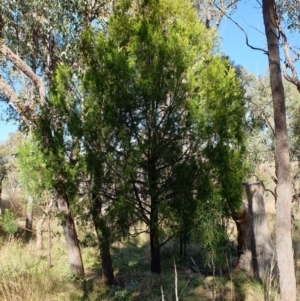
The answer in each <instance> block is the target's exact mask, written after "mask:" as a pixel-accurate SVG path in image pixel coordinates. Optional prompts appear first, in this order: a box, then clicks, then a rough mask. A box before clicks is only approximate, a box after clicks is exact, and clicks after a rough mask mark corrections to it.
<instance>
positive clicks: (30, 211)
mask: <svg viewBox="0 0 300 301" xmlns="http://www.w3.org/2000/svg"><path fill="white" fill-rule="evenodd" d="M32 223H33V197H32V196H29V197H28V201H27V209H26V221H25V231H26V234H25V238H26V240H29V239H31V237H32Z"/></svg>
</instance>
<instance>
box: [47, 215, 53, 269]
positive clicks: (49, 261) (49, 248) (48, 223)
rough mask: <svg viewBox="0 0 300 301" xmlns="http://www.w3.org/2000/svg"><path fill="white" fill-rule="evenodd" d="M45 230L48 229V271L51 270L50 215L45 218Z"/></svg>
mask: <svg viewBox="0 0 300 301" xmlns="http://www.w3.org/2000/svg"><path fill="white" fill-rule="evenodd" d="M47 226H48V227H47V228H48V252H47V253H48V254H47V257H48V269H51V265H52V264H51V224H50V214H48V216H47Z"/></svg>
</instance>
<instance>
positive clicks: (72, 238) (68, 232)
mask: <svg viewBox="0 0 300 301" xmlns="http://www.w3.org/2000/svg"><path fill="white" fill-rule="evenodd" d="M58 192H59V193H60V190H58ZM59 195H60V197H59V198H58V202H57V203H58V209H59V211H60V212H61V213H62V214H63V217H62V227H63V230H64V235H65V238H66V243H67V249H68V255H69V263H70V270H71V272H72V273H73V274H75V275H78V276H80V277H81V276H84V268H83V262H82V257H81V251H80V246H79V242H78V239H77V233H76V228H75V223H74V220H73V217H72V215H71V212H70V209H69V202H68V199H67V197H62V195H61V194H59Z"/></svg>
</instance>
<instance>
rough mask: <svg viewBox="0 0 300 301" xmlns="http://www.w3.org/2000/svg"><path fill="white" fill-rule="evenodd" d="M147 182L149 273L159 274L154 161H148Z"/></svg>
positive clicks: (157, 200) (157, 202) (157, 201)
mask: <svg viewBox="0 0 300 301" xmlns="http://www.w3.org/2000/svg"><path fill="white" fill-rule="evenodd" d="M148 180H149V188H150V200H151V205H150V208H151V211H150V225H149V226H150V252H151V273H156V274H160V273H161V265H160V244H159V228H158V227H159V225H158V204H159V199H158V195H157V172H156V166H155V160H151V159H150V160H149V170H148Z"/></svg>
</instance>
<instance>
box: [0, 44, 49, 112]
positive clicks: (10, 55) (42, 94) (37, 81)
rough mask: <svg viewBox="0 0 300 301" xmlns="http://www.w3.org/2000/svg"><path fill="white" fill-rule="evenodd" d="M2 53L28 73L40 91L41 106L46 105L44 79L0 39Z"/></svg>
mask: <svg viewBox="0 0 300 301" xmlns="http://www.w3.org/2000/svg"><path fill="white" fill-rule="evenodd" d="M0 53H2V54H3V55H4V56H5V57H6V58H7V59H9V60H10V61H11V62H12V63H13V64H14V66H15V67H16V68H18V69H19V70H21V71H22V72H23V73H24V74H26V75H27V76H28V77H29V79H30V80H31V81H32V82H33V83H34V85H35V86H36V88H37V89H38V92H39V102H40V105H41V106H44V105H45V98H46V93H45V87H44V84H43V82H42V80H41V79H40V78H39V77H38V76H37V75H36V74H35V73H34V72H33V71H32V70H31V69H30V68H29V67H28V66H27V65H26V64H25V63H24V62H23V60H22V59H21V58H20V57H19V56H18V55H16V54H15V53H13V52H12V51H11V50H10V49H9V48H8V47H7V46H6V45H4V44H3V43H1V41H0Z"/></svg>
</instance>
